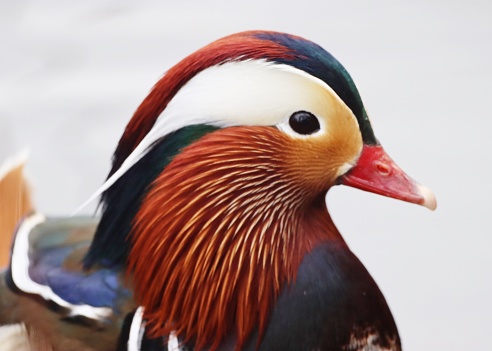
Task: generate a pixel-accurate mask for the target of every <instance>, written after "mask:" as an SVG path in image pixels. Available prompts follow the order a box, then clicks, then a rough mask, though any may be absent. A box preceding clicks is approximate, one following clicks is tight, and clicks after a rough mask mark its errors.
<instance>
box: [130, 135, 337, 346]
mask: <svg viewBox="0 0 492 351" xmlns="http://www.w3.org/2000/svg"><path fill="white" fill-rule="evenodd" d="M298 142H299V140H294V139H293V138H291V137H289V136H287V135H285V134H284V133H282V132H280V131H279V130H278V129H276V128H274V127H232V128H226V129H222V130H218V131H216V132H214V133H211V134H209V135H207V136H205V137H203V138H202V139H200V140H198V141H197V142H195V143H194V144H192V145H190V146H188V147H186V148H184V149H183V150H182V153H180V154H179V155H178V156H176V157H175V158H174V159H173V160H172V162H171V163H170V164H169V166H168V167H166V169H165V170H164V171H163V172H162V173H161V174H160V175H159V176H158V178H157V179H156V180H155V181H154V183H153V184H152V188H151V190H150V191H149V193H148V195H147V196H146V198H145V199H144V201H143V205H142V207H141V209H140V211H139V213H138V214H137V216H136V218H135V221H134V228H133V235H132V240H133V247H132V251H131V253H130V257H129V269H130V271H131V273H132V274H133V277H134V278H133V279H134V282H135V286H136V291H135V292H136V297H137V301H138V303H140V304H141V305H142V306H144V308H145V316H144V317H145V318H146V319H147V320H148V323H147V327H148V330H149V331H150V335H151V336H162V335H168V334H169V333H171V332H172V331H174V332H175V333H176V334H177V335H178V336H180V337H183V338H185V340H186V341H193V342H195V344H196V349H197V350H200V349H202V348H204V347H210V350H215V349H216V348H217V347H218V345H219V344H220V342H221V341H222V340H223V338H224V337H225V336H226V335H228V334H229V333H234V334H235V335H236V337H237V345H236V349H237V350H239V349H240V348H241V347H242V346H243V345H244V343H245V342H246V340H247V339H248V337H249V336H250V334H251V332H252V331H253V330H254V329H255V328H256V327H258V329H259V333H260V339H261V335H262V333H263V332H264V330H265V328H266V325H267V323H268V318H269V315H270V312H271V308H272V306H273V305H274V303H275V300H276V298H277V297H278V295H279V293H280V291H281V289H282V288H283V287H284V285H285V284H289V283H291V282H292V281H293V280H294V279H295V276H296V272H297V269H298V267H299V264H300V262H301V260H302V258H303V256H304V255H305V254H306V253H307V252H309V251H310V250H312V249H313V248H314V247H315V246H316V245H317V244H319V243H320V242H322V241H326V240H339V241H340V242H341V243H342V244H343V239H342V238H341V236H340V234H339V233H338V231H337V229H336V228H335V226H334V225H333V222H332V221H331V219H330V217H329V215H328V212H327V209H326V205H325V202H324V194H325V193H324V192H322V196H320V195H319V194H320V191H322V190H323V191H326V190H327V189H328V188H329V187H330V186H331V185H333V182H334V180H335V178H336V175H335V174H333V175H332V176H331V177H330V175H329V174H327V175H326V176H325V179H328V181H327V182H326V184H323V185H321V186H320V184H314V182H313V184H309V181H310V180H309V179H310V176H309V172H310V171H309V170H308V167H304V168H302V167H299V159H302V158H306V157H305V155H303V154H302V151H299V150H303V148H300V147H299V145H298V144H297V143H298ZM303 142H305V141H303ZM304 149H305V148H304ZM308 149H309V148H308ZM309 150H310V151H309V152H313V155H314V154H319V150H316V149H315V148H314V149H313V148H311V149H309ZM292 155H294V157H292ZM305 162H310V161H309V160H306V161H305ZM311 168H313V167H311ZM315 168H316V167H314V169H315ZM324 171H325V172H326V168H325V169H324ZM306 173H308V174H307V175H306ZM311 178H312V177H311ZM322 188H324V189H322ZM306 229H309V231H307V230H306ZM234 327H235V330H232V329H233V328H234ZM258 342H259V340H258Z"/></svg>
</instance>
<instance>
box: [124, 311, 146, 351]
mask: <svg viewBox="0 0 492 351" xmlns="http://www.w3.org/2000/svg"><path fill="white" fill-rule="evenodd" d="M144 332H145V323H144V322H143V307H142V306H140V307H138V308H137V310H136V311H135V314H134V315H133V319H132V324H131V326H130V334H129V335H128V343H127V348H128V351H140V348H141V347H142V339H143V335H144Z"/></svg>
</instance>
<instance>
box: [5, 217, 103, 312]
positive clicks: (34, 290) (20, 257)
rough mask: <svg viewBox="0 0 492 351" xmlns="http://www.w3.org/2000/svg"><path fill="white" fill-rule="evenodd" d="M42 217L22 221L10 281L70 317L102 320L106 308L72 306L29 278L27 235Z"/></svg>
mask: <svg viewBox="0 0 492 351" xmlns="http://www.w3.org/2000/svg"><path fill="white" fill-rule="evenodd" d="M44 221H45V218H44V216H43V215H41V214H39V213H36V214H33V215H31V216H30V217H28V218H26V219H24V220H23V221H22V223H21V225H20V227H19V229H18V231H17V235H16V237H15V240H14V246H13V250H12V263H11V265H10V269H11V271H12V280H13V281H14V283H15V285H16V286H17V287H18V288H19V289H20V290H22V291H24V292H26V293H29V294H36V295H39V296H41V297H42V298H43V299H45V300H47V301H53V302H54V303H56V304H57V305H58V306H61V307H64V308H66V309H68V310H69V315H70V316H84V317H86V318H89V319H93V320H102V319H105V318H107V317H109V316H110V315H111V314H112V310H111V309H110V308H108V307H93V306H89V305H74V304H71V303H70V302H67V301H65V300H64V299H62V298H61V297H60V296H58V295H56V294H55V293H54V292H53V290H51V288H50V287H49V286H47V285H42V284H39V283H36V282H35V281H33V280H32V279H31V277H30V276H29V234H30V233H31V231H32V230H33V229H34V228H35V227H36V226H38V225H39V224H41V223H43V222H44Z"/></svg>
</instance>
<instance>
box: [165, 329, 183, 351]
mask: <svg viewBox="0 0 492 351" xmlns="http://www.w3.org/2000/svg"><path fill="white" fill-rule="evenodd" d="M167 351H181V347H180V346H179V340H178V337H177V336H176V334H174V333H171V334H170V335H169V339H168V342H167Z"/></svg>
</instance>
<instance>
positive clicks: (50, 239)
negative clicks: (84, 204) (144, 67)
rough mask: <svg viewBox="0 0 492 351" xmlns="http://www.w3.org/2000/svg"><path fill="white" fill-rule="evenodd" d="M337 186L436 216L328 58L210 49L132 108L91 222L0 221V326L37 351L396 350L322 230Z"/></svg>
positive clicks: (241, 39) (387, 322) (327, 230)
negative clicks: (19, 328) (4, 262)
mask: <svg viewBox="0 0 492 351" xmlns="http://www.w3.org/2000/svg"><path fill="white" fill-rule="evenodd" d="M6 173H7V174H10V175H11V176H12V174H11V173H9V172H6ZM19 174H20V173H19V171H18V169H17V171H16V172H15V174H14V175H13V176H14V178H15V176H16V175H17V180H16V184H18V187H19V189H21V190H22V189H24V193H25V185H24V183H23V181H22V179H19ZM337 184H344V185H347V186H351V187H356V188H359V189H362V190H366V191H370V192H373V193H377V194H380V195H384V196H388V197H392V198H396V199H400V200H403V201H407V202H411V203H415V204H420V205H424V206H426V207H428V208H430V209H434V208H435V207H436V201H435V198H434V195H433V194H432V192H431V191H430V190H429V189H427V188H426V187H424V186H422V185H420V184H418V183H417V182H415V181H414V180H412V179H411V178H410V177H408V176H407V175H406V174H405V173H404V172H403V171H402V170H401V169H400V168H398V166H397V165H396V164H395V163H394V162H393V161H392V160H391V159H390V158H389V156H388V155H387V154H386V152H385V151H384V150H383V148H382V147H381V145H380V143H379V142H378V140H377V138H376V137H375V135H374V132H373V129H372V127H371V123H370V121H369V118H368V116H367V113H366V110H365V108H364V105H363V104H362V100H361V97H360V96H359V93H358V91H357V89H356V86H355V84H354V82H353V80H352V79H351V77H350V76H349V74H348V73H347V71H346V70H345V69H344V67H343V66H342V65H341V64H340V63H339V62H338V61H337V60H336V59H335V58H334V57H333V56H332V55H331V54H329V53H328V52H327V51H325V50H324V49H323V48H321V47H320V46H318V45H317V44H315V43H313V42H311V41H308V40H306V39H303V38H300V37H297V36H293V35H288V34H283V33H277V32H266V31H250V32H244V33H239V34H235V35H231V36H228V37H225V38H222V39H220V40H218V41H215V42H213V43H211V44H209V45H208V46H205V47H204V48H202V49H200V50H198V51H196V52H195V53H193V54H191V55H190V56H188V57H186V58H185V59H184V60H182V61H181V62H180V63H178V64H177V65H176V66H174V67H173V68H171V69H170V70H169V71H168V72H167V73H166V74H165V75H164V76H163V77H162V78H161V79H160V80H159V81H158V82H157V84H156V85H155V86H154V88H153V89H152V90H151V92H150V93H149V95H148V96H147V97H146V98H145V100H144V101H143V102H142V104H141V105H140V106H139V107H138V109H137V110H136V112H135V114H134V116H133V118H132V119H131V120H130V122H129V124H128V125H127V127H126V129H125V131H124V134H123V136H122V137H121V139H120V141H119V144H118V146H117V148H116V151H115V153H114V156H113V163H112V169H111V171H110V173H109V176H108V178H107V180H106V181H105V182H104V184H103V185H102V187H101V188H100V189H99V190H98V191H97V192H96V194H95V195H94V196H93V197H92V199H93V198H96V197H98V196H101V204H102V207H101V216H100V218H95V217H83V216H72V217H69V218H49V217H48V218H46V217H44V216H43V215H42V214H40V213H37V212H35V211H32V210H30V206H26V207H25V208H24V210H22V211H17V212H18V213H16V214H15V215H11V220H10V222H9V223H12V222H15V221H16V220H19V219H20V217H21V215H22V216H23V219H22V220H20V222H19V225H18V226H17V230H16V234H15V237H14V239H13V243H12V249H11V256H10V262H9V265H8V268H6V269H5V271H4V272H3V273H2V275H1V283H0V284H1V285H0V325H10V324H15V323H18V324H22V325H24V326H25V328H26V331H27V335H28V337H29V340H30V342H31V343H35V344H36V345H37V346H35V349H36V350H38V349H46V350H59V351H70V350H77V351H80V350H176V351H177V350H195V351H200V350H202V351H226V350H227V351H228V350H231V351H239V350H247V351H254V350H269V351H271V350H274V351H275V350H282V351H289V350H292V351H299V350H313V351H314V350H318V351H328V350H347V351H362V350H365V351H368V350H374V351H377V350H392V351H397V350H401V342H400V338H399V335H398V331H397V327H396V325H395V321H394V319H393V317H392V314H391V312H390V309H389V308H388V305H387V303H386V301H385V298H384V297H383V295H382V293H381V291H380V290H379V288H378V286H377V285H376V283H375V282H374V280H373V279H372V277H371V276H370V274H369V273H368V271H367V270H366V269H365V268H364V266H363V265H362V263H361V262H360V261H359V260H358V259H357V257H356V256H355V255H354V254H353V253H352V252H351V250H350V249H349V247H348V246H347V244H346V243H345V241H344V239H343V238H342V236H341V234H340V233H339V231H338V230H337V228H336V227H335V225H334V223H333V221H332V219H331V218H330V215H329V213H328V210H327V206H326V201H325V196H326V194H327V191H328V190H329V189H330V188H331V187H332V186H334V185H337ZM2 199H3V200H2V201H3V202H4V203H5V202H8V201H12V204H13V201H14V199H12V197H10V198H9V197H8V196H3V197H2ZM25 201H27V202H28V200H25ZM7 205H8V204H7ZM7 207H8V206H7ZM2 216H4V214H3V213H2ZM12 227H13V226H12V225H11V224H10V225H9V226H8V229H3V230H4V235H3V236H2V237H3V239H2V240H3V241H5V240H7V239H8V238H10V236H11V235H10V234H8V233H9V232H11V231H13V229H12ZM40 345H41V346H40ZM36 347H37V348H36Z"/></svg>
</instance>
